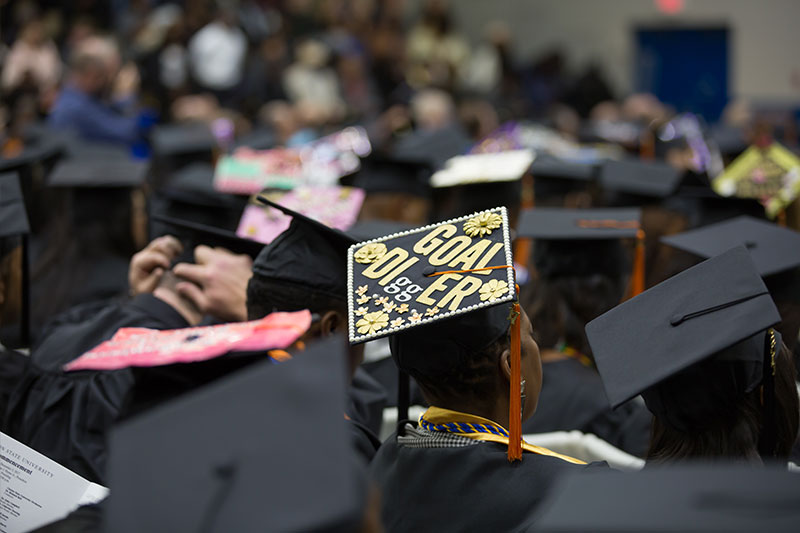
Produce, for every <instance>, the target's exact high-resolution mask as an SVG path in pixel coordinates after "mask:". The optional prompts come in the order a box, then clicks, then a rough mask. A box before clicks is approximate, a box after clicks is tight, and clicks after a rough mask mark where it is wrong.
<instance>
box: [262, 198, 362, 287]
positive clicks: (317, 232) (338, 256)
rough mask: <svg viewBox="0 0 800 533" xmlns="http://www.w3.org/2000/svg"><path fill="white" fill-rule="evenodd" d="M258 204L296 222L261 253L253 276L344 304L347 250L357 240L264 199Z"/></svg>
mask: <svg viewBox="0 0 800 533" xmlns="http://www.w3.org/2000/svg"><path fill="white" fill-rule="evenodd" d="M258 201H260V202H261V203H263V204H264V205H269V206H271V207H274V208H275V209H278V210H279V211H282V212H283V213H286V214H287V215H289V216H291V217H292V222H291V223H290V224H289V228H288V229H287V230H286V231H284V232H283V233H281V234H280V235H278V237H276V238H275V240H273V241H272V242H271V243H270V244H268V245H266V246H265V247H264V248H263V249H262V250H261V253H260V254H259V255H258V257H257V258H256V260H255V261H254V262H253V274H254V275H255V276H261V277H264V278H268V279H272V280H276V281H282V282H289V283H293V284H297V285H301V286H304V287H308V288H310V289H312V290H314V291H316V292H322V293H325V294H327V295H329V296H333V297H334V298H338V299H342V300H344V299H345V297H346V295H347V249H348V248H349V247H350V245H352V244H353V243H355V242H356V241H355V239H353V238H352V237H350V236H348V235H347V234H345V233H343V232H341V231H339V230H337V229H333V228H330V227H328V226H326V225H325V224H322V223H321V222H317V221H316V220H314V219H312V218H309V217H307V216H305V215H302V214H300V213H297V212H296V211H292V210H291V209H289V208H286V207H284V206H282V205H280V204H276V203H275V202H272V201H271V200H268V199H267V198H265V197H263V196H259V197H258Z"/></svg>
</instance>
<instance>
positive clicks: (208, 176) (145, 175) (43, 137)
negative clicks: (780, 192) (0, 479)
mask: <svg viewBox="0 0 800 533" xmlns="http://www.w3.org/2000/svg"><path fill="white" fill-rule="evenodd" d="M240 142H241V143H249V145H250V146H254V147H256V148H260V147H267V146H269V145H271V143H272V139H271V138H270V137H269V136H264V135H261V136H254V137H251V138H245V139H242V140H241V141H240ZM152 144H153V158H152V160H151V162H148V161H144V160H136V159H133V158H131V157H130V156H129V155H128V151H127V150H125V149H122V148H117V147H113V146H109V145H105V144H98V143H90V142H85V141H80V140H79V139H77V138H75V137H74V136H71V135H69V134H66V133H64V132H55V131H51V130H48V129H47V128H42V127H39V128H33V129H31V131H30V133H29V136H28V139H27V142H26V145H25V149H24V150H23V153H22V154H20V155H19V156H17V157H16V158H11V159H4V160H0V171H4V172H7V171H13V170H17V171H18V172H19V174H20V177H21V184H22V189H23V191H24V193H25V194H24V195H25V196H26V202H29V201H30V200H29V199H28V198H27V197H28V195H29V193H30V189H31V188H33V187H37V186H38V187H41V186H42V185H41V182H42V181H44V183H45V184H46V186H47V187H52V188H61V189H73V190H80V189H101V190H102V189H106V188H113V189H117V188H123V189H133V188H138V187H141V186H142V185H143V184H144V183H145V182H148V181H149V182H150V183H151V184H152V185H154V190H155V192H156V194H157V195H162V196H163V197H165V198H167V199H168V202H171V203H172V204H173V205H179V206H183V207H182V208H179V209H176V210H175V211H174V212H175V213H180V215H178V216H177V217H175V216H171V215H172V214H173V213H171V212H170V211H169V210H168V209H167V210H166V211H165V212H164V213H161V214H162V215H166V216H167V219H168V220H169V218H172V219H175V218H182V219H184V220H183V221H181V220H178V221H175V220H173V222H176V223H177V225H178V226H188V227H191V226H192V224H193V223H195V222H206V223H210V225H213V226H215V227H217V228H219V229H221V230H223V231H222V232H221V234H222V235H225V234H227V231H226V230H228V229H232V228H233V227H235V224H236V223H237V222H238V216H239V215H240V214H241V210H242V209H243V207H244V205H245V204H246V202H247V199H246V198H241V197H238V198H237V197H236V196H235V195H231V194H224V193H220V192H218V191H217V190H215V189H214V185H213V176H214V167H213V165H212V164H211V162H210V160H211V158H212V154H213V151H214V150H215V147H216V140H215V139H214V137H213V135H212V134H211V132H210V130H209V129H208V128H207V127H205V126H203V125H190V126H186V125H179V126H165V127H161V128H157V129H156V130H155V132H154V133H153V137H152ZM726 146H727V148H726V153H728V154H735V153H738V152H740V151H742V150H743V149H744V145H743V144H742V143H741V141H737V142H735V143H732V142H728V143H727V145H726ZM187 162H189V163H190V164H188V165H186V164H185V163H187ZM151 163H152V164H151ZM181 165H183V166H181ZM179 167H180V168H179ZM175 168H178V170H174V171H173V170H171V169H175ZM431 171H432V168H431V166H430V164H429V163H427V162H419V161H409V160H407V159H406V160H398V159H395V158H392V157H387V156H381V155H377V154H374V155H373V156H370V157H368V158H366V159H365V160H364V161H363V170H362V171H361V172H359V173H358V174H357V175H356V176H355V178H354V179H350V180H348V179H343V182H349V183H351V184H352V185H355V186H359V187H361V188H363V189H365V190H366V191H367V192H368V193H371V192H374V193H383V192H389V193H392V192H402V193H406V194H410V195H412V196H413V195H416V196H420V197H430V196H431V190H432V189H431V186H430V181H431V180H430V175H431ZM37 174H38V175H39V176H41V175H44V179H43V180H42V179H39V180H36V179H34V177H33V176H35V175H37ZM522 174H526V175H532V176H533V178H534V179H533V185H531V182H530V181H523V182H520V180H519V178H520V177H522ZM522 174H520V175H519V176H516V179H512V180H511V181H505V182H501V183H490V184H488V187H491V189H492V190H493V192H492V193H491V194H486V193H487V191H488V189H487V184H483V183H477V182H474V181H473V182H469V181H465V182H464V183H465V187H466V190H467V191H469V190H470V187H480V189H479V190H476V194H474V195H473V196H474V197H476V198H475V199H470V200H468V201H467V202H466V204H467V206H468V207H469V208H470V209H469V210H473V209H472V208H474V209H476V210H477V209H484V208H489V207H492V205H498V204H506V205H510V206H512V207H511V218H512V222H516V221H517V220H516V219H517V212H516V209H515V207H514V206H515V205H519V204H522V205H523V207H525V206H531V205H532V204H534V203H535V204H536V205H539V206H546V205H560V202H561V201H563V198H564V196H565V195H566V194H568V193H569V192H570V191H575V190H592V189H593V191H594V192H595V193H597V192H600V193H601V196H602V197H601V199H600V200H599V202H598V203H600V205H607V206H627V205H636V206H646V205H668V206H670V207H675V206H676V202H677V204H680V206H679V207H678V210H683V211H684V212H686V211H693V212H694V213H695V214H694V215H693V218H694V219H695V224H694V225H702V224H703V223H704V222H708V221H716V220H720V219H727V218H729V217H730V216H731V215H732V214H736V213H747V214H750V215H756V216H759V215H760V214H761V213H763V208H761V206H760V205H759V204H758V202H756V201H755V200H751V199H736V198H724V197H720V196H719V195H717V194H716V193H715V192H714V191H713V190H712V189H711V187H710V186H709V181H708V179H707V177H705V176H700V175H697V174H694V173H684V172H681V171H679V170H676V169H674V168H672V167H670V166H669V165H666V164H664V163H660V162H652V161H642V160H637V159H628V160H623V161H614V160H607V161H602V162H600V163H597V164H582V163H574V162H567V161H563V160H559V159H558V158H555V157H553V156H550V155H547V154H543V155H541V156H538V157H536V158H535V159H533V162H532V164H530V165H528V166H527V167H525V168H524V171H523V173H522ZM154 175H156V176H158V175H166V176H168V178H167V179H161V180H160V179H157V178H153V176H154ZM457 184H458V183H457V182H456V183H455V185H457ZM526 186H528V187H532V190H530V191H525V190H524V187H526ZM498 191H499V193H498ZM483 196H487V198H483ZM552 198H556V200H555V201H551V199H552ZM476 202H477V203H476ZM485 202H490V203H491V205H485ZM186 206H188V207H186ZM687 206H689V207H687ZM692 206H693V207H692ZM538 211H539V213H540V215H545V213H546V212H545V211H543V210H542V209H541V208H540V209H539V210H538ZM187 213H188V216H183V215H186V214H187ZM698 213H699V215H698ZM459 214H460V213H459ZM583 215H584V216H585V215H588V213H583ZM613 215H614V213H613V212H610V211H609V212H606V213H605V214H604V215H603V216H604V217H605V218H613ZM528 216H529V215H528ZM534 216H539V215H534ZM556 216H557V215H556ZM623 217H624V219H625V220H628V221H630V220H632V219H633V218H637V219H638V218H640V216H639V215H636V214H634V213H632V212H624V214H623ZM759 218H760V217H759ZM698 219H699V220H700V224H697V220H698ZM152 221H155V222H156V223H155V224H152V223H151V230H153V229H157V230H158V231H155V234H160V233H163V232H165V231H167V230H169V229H172V230H173V231H174V230H175V224H172V226H171V227H170V226H169V225H164V224H163V223H162V224H161V225H160V226H158V224H159V222H163V219H160V218H159V216H158V214H157V213H156V216H154V217H153V219H152ZM426 222H427V221H426ZM522 222H524V220H523V221H522ZM546 222H547V221H546V220H544V221H541V220H538V219H535V218H534V219H532V220H530V221H529V222H526V223H524V224H520V225H519V227H520V228H522V229H521V231H520V232H519V234H518V236H521V237H531V238H537V237H538V238H547V232H548V231H549V230H548V228H549V227H551V226H552V225H551V224H547V223H546ZM750 222H751V223H754V221H750ZM156 226H157V228H156ZM9 227H11V226H9ZM397 227H402V225H400V224H394V223H391V222H381V221H365V222H359V223H358V224H357V225H356V226H355V227H354V228H352V230H351V233H353V234H354V235H356V236H357V237H364V238H373V237H375V236H378V235H379V234H380V233H381V232H382V233H389V232H390V231H389V230H392V229H393V228H397ZM724 227H725V226H723V228H724ZM525 228H529V229H525ZM637 229H638V228H637ZM637 229H631V227H630V226H629V227H628V228H627V230H626V229H625V228H619V229H618V231H617V232H616V235H618V236H620V237H636V236H637V235H638V237H639V238H641V235H642V234H641V232H637ZM178 231H180V232H187V231H189V233H191V231H190V230H186V229H185V228H184V229H183V230H180V229H179V230H178ZM212 231H213V230H212ZM537 231H538V232H544V234H542V235H537V234H536V232H537ZM376 232H377V233H376ZM359 233H360V235H359ZM155 234H153V235H151V236H155ZM606 234H607V235H609V236H611V235H614V234H615V231H614V230H613V229H612V228H607V230H606V231H602V230H601V229H599V228H595V229H594V230H593V231H588V232H585V233H584V236H581V235H580V234H578V235H574V236H572V237H570V238H572V239H581V238H589V239H596V238H602V236H603V235H606ZM190 236H191V235H189V237H190ZM184 237H185V238H187V239H188V237H186V236H185V235H184ZM551 238H553V237H551ZM188 240H191V239H188ZM665 242H668V243H670V242H671V241H670V240H669V239H667V240H665ZM716 242H720V241H716ZM255 246H257V245H254V246H250V247H249V249H250V250H253V249H255ZM245 247H246V248H247V247H248V245H245ZM768 249H772V248H771V247H768ZM690 251H697V250H690ZM518 252H522V253H520V254H518V255H523V256H525V257H524V258H523V259H521V260H520V259H518V261H520V262H521V263H523V264H524V263H525V262H526V260H527V252H528V250H527V249H526V248H525V247H524V246H522V247H521V248H520V249H518ZM636 268H637V269H638V270H639V271H637V272H635V273H634V276H635V277H637V278H639V279H640V285H642V283H641V279H642V278H643V272H641V270H643V265H641V264H637V265H636ZM780 270H785V268H782V267H781V268H779V269H777V270H775V272H777V271H780ZM641 288H643V287H642V286H640V290H641ZM637 292H638V291H637Z"/></svg>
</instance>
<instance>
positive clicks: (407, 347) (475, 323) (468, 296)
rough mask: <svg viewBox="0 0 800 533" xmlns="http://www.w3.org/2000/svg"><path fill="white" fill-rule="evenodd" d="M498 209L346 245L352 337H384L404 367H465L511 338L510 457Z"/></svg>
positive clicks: (501, 211) (509, 299)
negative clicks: (507, 345)
mask: <svg viewBox="0 0 800 533" xmlns="http://www.w3.org/2000/svg"><path fill="white" fill-rule="evenodd" d="M512 264H513V263H512V254H511V243H510V240H509V227H508V216H507V212H506V209H505V208H504V207H499V208H495V209H490V210H486V211H482V212H478V213H473V214H471V215H467V216H463V217H459V218H455V219H452V220H448V221H446V222H440V223H437V224H433V225H430V226H425V227H422V228H417V229H413V230H407V231H401V232H398V233H394V234H391V235H387V236H385V237H381V238H378V239H372V240H369V241H366V242H361V243H358V244H354V245H353V246H351V247H350V249H349V251H348V261H347V266H348V272H347V300H348V315H349V318H348V328H349V334H350V342H351V343H353V344H357V343H361V342H365V341H369V340H373V339H377V338H380V337H385V336H390V338H389V341H390V346H391V351H392V357H393V358H394V360H395V362H396V363H397V365H398V367H399V368H400V369H401V370H402V371H404V372H407V373H409V374H411V375H414V373H415V372H420V373H426V372H431V371H433V372H435V371H436V370H441V369H447V368H452V367H454V366H458V365H464V364H466V363H467V362H468V361H469V358H470V357H471V356H473V355H474V354H476V353H480V352H481V351H482V350H484V349H486V348H487V347H489V346H490V345H492V344H493V343H494V342H496V341H498V340H499V339H501V338H503V337H504V336H507V335H509V333H510V337H511V352H512V355H511V359H512V361H511V371H512V376H511V379H510V387H511V391H510V396H509V398H510V402H509V403H510V407H509V409H510V411H509V413H510V416H509V421H510V422H509V425H510V427H509V430H510V434H511V437H510V438H509V460H517V459H520V458H521V456H522V452H521V405H520V331H519V328H520V319H519V313H520V310H519V305H518V303H517V290H516V285H515V280H514V269H513V267H512Z"/></svg>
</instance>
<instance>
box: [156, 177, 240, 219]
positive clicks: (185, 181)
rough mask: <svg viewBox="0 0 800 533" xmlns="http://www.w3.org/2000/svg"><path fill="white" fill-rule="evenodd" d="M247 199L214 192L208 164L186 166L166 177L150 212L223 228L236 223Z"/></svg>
mask: <svg viewBox="0 0 800 533" xmlns="http://www.w3.org/2000/svg"><path fill="white" fill-rule="evenodd" d="M245 205H247V198H245V197H241V196H236V195H233V194H227V193H223V192H219V191H217V190H216V189H214V167H213V165H211V163H205V162H194V163H189V164H187V165H186V166H184V167H183V168H181V169H180V170H177V171H174V172H172V173H170V174H169V177H168V178H167V179H166V180H165V181H164V182H163V184H162V185H161V186H160V187H158V188H157V189H156V191H155V194H154V195H153V196H152V197H151V210H152V212H154V213H158V214H162V215H165V216H169V217H173V218H180V219H185V220H190V221H192V222H199V223H203V224H206V225H214V226H216V227H220V228H224V229H235V228H236V226H237V225H238V224H239V218H240V217H241V214H242V210H243V209H244V207H245Z"/></svg>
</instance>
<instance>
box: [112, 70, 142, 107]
mask: <svg viewBox="0 0 800 533" xmlns="http://www.w3.org/2000/svg"><path fill="white" fill-rule="evenodd" d="M139 83H140V78H139V70H138V69H137V68H136V65H135V64H133V63H128V64H126V65H125V66H124V67H122V68H121V69H120V70H119V72H118V73H117V77H116V79H115V80H114V87H113V92H112V95H113V97H114V99H115V100H124V99H126V98H130V97H131V96H133V95H134V94H136V91H138V90H139Z"/></svg>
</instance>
